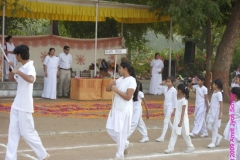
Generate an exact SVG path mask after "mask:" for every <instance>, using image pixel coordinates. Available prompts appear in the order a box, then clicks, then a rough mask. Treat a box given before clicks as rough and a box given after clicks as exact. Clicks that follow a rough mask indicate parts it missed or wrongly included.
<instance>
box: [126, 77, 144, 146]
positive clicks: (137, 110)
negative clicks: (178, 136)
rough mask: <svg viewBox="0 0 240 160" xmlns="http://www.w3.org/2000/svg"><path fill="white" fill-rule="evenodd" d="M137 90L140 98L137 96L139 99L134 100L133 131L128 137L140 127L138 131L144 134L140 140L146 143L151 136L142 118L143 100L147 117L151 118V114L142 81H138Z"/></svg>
mask: <svg viewBox="0 0 240 160" xmlns="http://www.w3.org/2000/svg"><path fill="white" fill-rule="evenodd" d="M137 92H138V98H137V101H135V102H133V116H132V125H131V131H130V133H129V135H128V138H129V137H130V136H131V135H132V133H133V132H134V131H135V129H136V128H138V131H139V132H140V133H141V134H142V139H141V140H140V142H141V143H144V142H148V141H149V138H148V133H147V127H146V125H145V123H144V121H143V119H142V102H143V104H144V106H145V110H146V117H147V119H149V115H148V107H147V103H146V100H145V98H144V93H143V92H142V84H141V83H140V81H137Z"/></svg>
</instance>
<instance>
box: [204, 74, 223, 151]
mask: <svg viewBox="0 0 240 160" xmlns="http://www.w3.org/2000/svg"><path fill="white" fill-rule="evenodd" d="M222 87H223V83H222V81H221V80H220V79H216V80H215V81H214V82H213V89H214V92H213V94H212V98H211V101H210V109H209V111H208V115H207V124H208V125H207V127H208V129H209V130H210V131H212V142H211V143H210V144H209V145H208V148H214V147H216V146H218V145H219V144H220V142H221V140H222V136H221V135H219V134H218V128H219V127H220V126H221V119H222V109H223V96H222Z"/></svg>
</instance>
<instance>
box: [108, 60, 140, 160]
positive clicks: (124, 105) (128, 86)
mask: <svg viewBox="0 0 240 160" xmlns="http://www.w3.org/2000/svg"><path fill="white" fill-rule="evenodd" d="M119 73H120V75H121V77H120V78H118V79H117V80H116V81H113V82H112V83H111V84H110V85H109V86H107V88H106V91H109V92H110V91H113V92H114V93H115V96H114V101H113V104H112V109H111V111H110V113H109V115H108V119H107V124H106V128H107V132H108V134H109V135H110V136H111V137H112V139H113V140H114V141H115V142H116V143H117V153H116V157H115V158H116V159H118V158H124V157H125V156H126V155H127V154H128V146H129V142H128V141H127V137H128V135H129V132H130V130H131V123H132V113H133V100H134V101H136V100H137V92H136V87H137V84H136V79H135V77H136V76H135V72H134V69H133V67H132V66H131V63H130V62H122V63H121V64H120V68H119Z"/></svg>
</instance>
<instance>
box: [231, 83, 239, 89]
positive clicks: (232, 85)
mask: <svg viewBox="0 0 240 160" xmlns="http://www.w3.org/2000/svg"><path fill="white" fill-rule="evenodd" d="M231 87H232V88H233V87H239V84H237V83H231Z"/></svg>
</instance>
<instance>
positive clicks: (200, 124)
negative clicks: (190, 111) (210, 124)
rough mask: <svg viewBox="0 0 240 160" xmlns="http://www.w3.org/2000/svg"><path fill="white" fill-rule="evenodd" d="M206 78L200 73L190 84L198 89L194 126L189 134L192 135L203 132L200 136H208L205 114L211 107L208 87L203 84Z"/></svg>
mask: <svg viewBox="0 0 240 160" xmlns="http://www.w3.org/2000/svg"><path fill="white" fill-rule="evenodd" d="M204 79H205V78H204V77H203V76H202V75H199V76H198V77H197V79H194V80H193V82H192V83H191V84H190V87H191V86H192V87H193V88H194V89H195V91H196V100H195V111H194V117H195V119H194V126H193V130H192V132H191V133H190V134H189V135H190V136H191V137H195V136H196V135H198V134H199V132H200V133H201V135H200V137H207V136H208V132H207V127H206V121H205V116H206V113H207V112H208V109H209V100H208V89H207V88H206V87H205V86H204V85H203V84H204ZM196 82H197V84H196ZM192 84H194V85H192Z"/></svg>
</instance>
